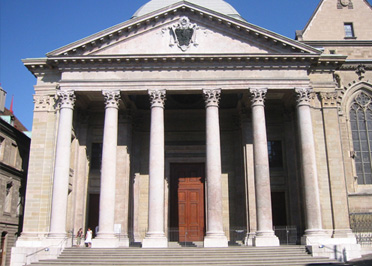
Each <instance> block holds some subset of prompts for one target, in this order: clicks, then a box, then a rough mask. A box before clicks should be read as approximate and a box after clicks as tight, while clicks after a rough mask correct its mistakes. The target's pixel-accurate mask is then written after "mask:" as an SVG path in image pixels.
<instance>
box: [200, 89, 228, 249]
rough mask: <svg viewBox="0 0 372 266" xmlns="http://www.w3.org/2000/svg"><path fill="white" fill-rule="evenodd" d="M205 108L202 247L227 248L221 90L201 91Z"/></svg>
mask: <svg viewBox="0 0 372 266" xmlns="http://www.w3.org/2000/svg"><path fill="white" fill-rule="evenodd" d="M203 94H204V99H205V108H206V139H207V146H206V149H207V153H206V178H207V233H206V237H205V238H204V247H227V245H228V243H227V238H226V236H225V233H224V231H223V221H222V218H223V215H222V182H221V173H222V172H221V143H220V122H219V114H218V104H219V101H220V95H221V90H220V89H215V90H203Z"/></svg>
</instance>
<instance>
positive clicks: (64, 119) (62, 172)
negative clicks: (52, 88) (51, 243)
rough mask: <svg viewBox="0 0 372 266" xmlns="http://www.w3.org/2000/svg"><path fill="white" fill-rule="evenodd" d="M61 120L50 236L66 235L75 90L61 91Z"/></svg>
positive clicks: (57, 144)
mask: <svg viewBox="0 0 372 266" xmlns="http://www.w3.org/2000/svg"><path fill="white" fill-rule="evenodd" d="M57 95H58V97H59V104H60V110H59V122H58V133H57V143H56V157H55V166H54V179H53V196H52V209H51V217H50V231H49V235H48V237H49V238H57V239H60V238H64V237H66V214H67V196H68V183H69V176H70V149H71V131H72V117H73V109H74V104H75V94H74V92H73V91H59V92H57Z"/></svg>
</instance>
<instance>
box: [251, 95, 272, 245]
mask: <svg viewBox="0 0 372 266" xmlns="http://www.w3.org/2000/svg"><path fill="white" fill-rule="evenodd" d="M250 92H251V95H252V129H253V155H254V173H255V184H256V208H257V213H256V215H257V232H256V236H255V239H254V241H253V242H254V245H255V246H279V239H278V238H277V237H276V236H275V235H274V231H273V221H272V210H271V187H270V171H269V156H268V151H267V137H266V120H265V107H264V100H265V96H266V93H267V89H250Z"/></svg>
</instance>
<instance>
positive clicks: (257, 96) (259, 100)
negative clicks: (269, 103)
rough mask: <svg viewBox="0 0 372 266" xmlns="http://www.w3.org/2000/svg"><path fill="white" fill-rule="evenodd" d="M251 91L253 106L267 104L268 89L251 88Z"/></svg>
mask: <svg viewBox="0 0 372 266" xmlns="http://www.w3.org/2000/svg"><path fill="white" fill-rule="evenodd" d="M249 92H250V93H251V103H252V106H257V105H262V106H264V105H265V98H266V93H267V89H264V88H254V89H249Z"/></svg>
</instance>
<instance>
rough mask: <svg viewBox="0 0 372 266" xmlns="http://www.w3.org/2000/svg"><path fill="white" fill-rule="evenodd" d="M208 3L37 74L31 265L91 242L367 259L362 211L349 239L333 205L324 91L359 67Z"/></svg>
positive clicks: (130, 28)
mask: <svg viewBox="0 0 372 266" xmlns="http://www.w3.org/2000/svg"><path fill="white" fill-rule="evenodd" d="M194 2H198V3H199V4H200V2H207V1H204V0H203V1H202V0H193V1H191V3H189V2H184V1H181V2H175V3H173V2H172V4H171V5H169V6H162V8H159V9H154V8H155V7H157V5H156V4H159V3H160V1H158V0H153V1H150V2H149V6H147V5H145V6H144V7H142V8H140V9H139V10H138V12H136V14H135V16H134V17H133V18H132V19H131V20H128V21H126V22H124V23H122V24H119V25H116V26H114V27H112V28H110V29H109V30H105V31H102V32H100V33H97V34H95V35H92V36H90V37H88V38H85V39H83V40H80V41H77V42H76V43H73V44H70V45H67V46H65V47H62V48H60V49H57V50H55V51H52V52H50V53H48V54H47V57H46V58H44V59H28V60H25V65H26V66H27V67H28V68H29V69H30V71H32V73H33V74H34V75H35V76H37V77H38V84H37V85H36V86H35V90H36V95H35V99H37V101H35V117H34V119H35V121H37V123H35V124H34V125H35V126H34V129H33V130H34V132H35V133H34V134H35V136H36V137H35V138H33V143H34V144H33V145H34V146H33V147H34V148H33V152H31V165H32V166H33V167H35V169H33V168H32V167H31V171H30V174H29V181H30V183H29V184H30V185H29V187H28V193H30V195H29V196H28V203H27V206H26V211H25V224H24V231H23V233H22V236H21V237H20V239H19V240H18V242H17V249H15V251H17V252H19V253H18V254H22V256H25V254H27V253H29V252H31V251H34V250H36V248H37V247H40V246H45V245H46V243H47V244H48V245H49V244H50V243H53V244H54V245H56V243H64V244H63V245H66V246H67V245H69V244H68V243H71V242H68V241H67V242H66V241H65V240H66V239H69V237H70V234H71V233H69V232H75V231H77V230H78V229H79V228H84V230H86V229H87V228H91V229H92V230H93V232H94V234H93V235H94V238H93V243H92V248H99V247H110V248H116V247H130V246H140V247H142V248H144V249H146V248H167V247H168V246H169V242H183V243H187V242H193V243H194V242H198V243H199V244H200V243H202V244H200V245H203V246H204V247H206V248H209V247H219V248H222V247H228V245H229V244H238V245H247V246H248V245H249V246H257V247H260V246H279V245H280V244H281V243H286V244H288V243H287V242H285V241H291V244H300V243H302V244H305V245H307V246H309V247H312V246H314V247H315V246H316V247H319V246H322V245H323V244H324V243H332V244H334V245H335V246H336V245H339V243H342V245H343V244H345V243H346V244H347V245H350V246H348V247H347V248H349V247H351V249H353V248H354V247H355V246H356V242H355V241H356V240H355V237H354V235H353V234H351V233H350V225H349V223H348V221H347V219H344V218H345V213H346V212H347V211H346V209H347V208H346V207H347V206H346V205H345V206H344V207H345V208H346V209H345V210H344V211H343V212H340V213H342V217H343V219H342V221H340V222H338V223H337V230H336V228H333V225H334V224H336V223H333V222H332V221H333V220H334V219H337V217H338V214H337V213H335V212H333V210H332V207H331V205H332V203H331V200H330V198H329V197H328V196H329V193H330V188H329V185H330V183H329V182H328V181H329V180H328V178H329V176H328V172H327V165H326V163H325V161H326V158H327V156H328V154H329V153H326V152H325V148H324V147H323V146H322V145H325V144H324V143H326V140H325V137H324V135H323V134H324V131H323V129H322V127H321V126H319V124H320V123H321V121H323V120H322V112H323V109H322V108H323V107H324V104H325V103H324V102H322V101H324V99H323V98H322V97H320V94H319V91H322V90H323V89H324V88H325V90H331V89H330V88H332V86H335V83H334V80H333V79H332V78H329V76H327V78H324V79H321V81H319V82H314V81H313V80H312V79H314V77H315V79H316V78H319V76H320V75H323V74H324V73H325V72H327V71H328V72H327V73H328V74H330V73H333V72H332V71H334V70H335V69H337V68H338V67H339V66H340V65H341V64H342V63H343V62H344V60H345V57H343V56H340V55H323V54H322V52H321V51H320V50H318V49H315V48H313V47H311V46H308V45H305V44H303V43H300V42H297V41H294V40H290V39H288V38H286V37H283V36H280V35H278V34H274V33H272V32H270V31H268V30H265V29H262V28H259V27H257V26H255V25H252V24H249V23H248V22H246V21H244V19H242V18H241V17H240V15H239V14H238V13H237V12H236V11H235V10H234V9H233V8H232V7H231V6H229V5H228V6H226V5H225V4H227V3H226V2H224V1H222V0H215V1H208V3H209V2H213V3H215V4H216V10H214V11H213V10H212V11H211V10H209V9H208V8H207V7H205V6H203V5H202V6H199V5H197V3H194ZM217 2H218V5H217ZM220 4H221V5H222V6H224V7H225V8H223V9H222V10H225V11H224V12H222V13H219V12H220V11H221V9H220V8H221V5H220ZM217 6H218V8H217ZM230 7H231V9H230ZM153 9H154V10H153ZM227 9H228V11H226V10H227ZM146 10H147V11H146ZM149 10H150V11H149ZM218 10H219V11H218ZM322 67H324V68H326V70H324V69H322ZM322 86H323V87H324V88H323V87H322ZM38 132H39V133H40V134H38ZM339 141H340V140H334V142H332V145H331V144H329V145H330V146H332V147H333V146H337V145H339V144H340V143H339ZM340 145H341V144H340ZM43 147H48V149H46V150H43ZM337 147H339V146H337ZM340 147H341V146H340ZM323 148H324V149H323ZM330 149H331V148H330ZM340 149H341V148H340ZM327 160H328V158H327ZM40 165H41V166H40ZM38 167H39V168H38ZM342 171H343V170H342V169H341V170H338V172H339V173H340V175H339V177H338V178H339V179H340V180H341V179H342V178H341V177H340V176H342V174H341V172H342ZM40 173H42V174H40ZM336 183H337V182H336ZM36 184H37V185H36ZM337 184H338V183H337ZM332 185H333V186H336V184H335V183H333V184H332ZM40 187H48V188H49V190H45V191H51V192H50V193H47V192H43V193H44V194H42V195H41V198H40V197H37V196H35V195H36V192H37V191H39V190H38V189H39V188H40ZM343 189H345V188H343ZM344 192H345V191H344ZM342 193H343V192H342ZM342 193H341V192H340V194H342ZM325 195H326V196H325ZM327 195H328V196H327ZM345 202H346V200H345ZM48 208H50V211H45V210H49V209H48ZM35 212H38V215H37V216H35V215H34V214H35ZM289 227H290V228H294V229H293V230H294V233H293V235H292V236H291V237H285V238H283V237H282V236H281V235H280V232H279V231H278V230H281V229H283V228H286V229H287V228H289ZM334 231H335V232H336V231H337V234H336V233H334ZM278 232H279V233H278ZM342 232H344V233H345V234H342ZM336 236H337V239H336ZM64 241H65V242H64ZM52 249H53V248H52ZM59 250H60V248H57V247H56V248H55V252H54V254H53V256H55V254H57V253H58V252H59ZM50 254H51V253H50ZM40 257H42V256H40Z"/></svg>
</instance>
